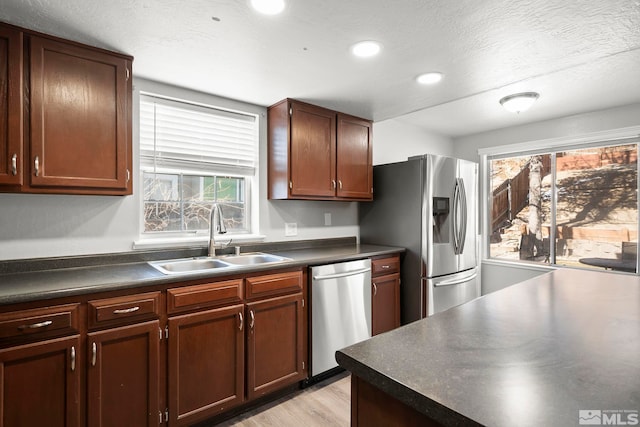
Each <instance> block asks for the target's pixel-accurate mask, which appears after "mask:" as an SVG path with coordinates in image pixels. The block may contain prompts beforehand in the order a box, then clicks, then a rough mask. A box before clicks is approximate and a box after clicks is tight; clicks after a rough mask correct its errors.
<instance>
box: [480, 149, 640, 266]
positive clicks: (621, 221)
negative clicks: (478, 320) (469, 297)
mask: <svg viewBox="0 0 640 427" xmlns="http://www.w3.org/2000/svg"><path fill="white" fill-rule="evenodd" d="M639 141H640V140H639V139H638V138H628V139H624V140H616V141H609V142H600V143H590V144H583V145H578V146H571V147H564V148H558V149H550V150H544V151H540V152H530V153H527V154H525V155H518V156H509V155H500V156H488V157H487V167H488V168H487V171H488V175H489V190H490V192H489V202H488V209H487V210H488V211H489V217H490V220H489V233H490V234H491V236H490V241H489V256H490V258H493V259H504V260H517V261H525V262H535V263H544V264H551V265H561V266H568V267H584V268H595V269H603V268H606V269H611V270H619V271H627V272H636V265H637V246H638V142H639Z"/></svg>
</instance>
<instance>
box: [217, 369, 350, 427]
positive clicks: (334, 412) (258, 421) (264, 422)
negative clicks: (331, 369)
mask: <svg viewBox="0 0 640 427" xmlns="http://www.w3.org/2000/svg"><path fill="white" fill-rule="evenodd" d="M350 398H351V376H350V375H349V374H348V373H346V372H345V373H342V374H339V375H336V376H334V377H331V378H329V379H327V380H325V381H322V382H320V383H318V384H315V385H313V386H311V387H309V388H306V389H304V390H300V391H297V392H296V393H294V394H292V395H289V396H286V397H283V398H282V399H279V400H276V401H274V402H272V403H269V404H267V405H264V406H261V407H260V408H257V409H254V410H252V411H249V412H246V413H244V414H242V415H239V416H237V417H235V418H232V419H231V420H228V421H225V422H223V423H221V424H218V425H219V426H223V427H231V426H241V427H271V426H273V427H289V426H291V427H301V426H303V427H315V426H318V427H329V426H336V427H339V426H344V427H346V426H349V424H350V416H351V415H350V414H351V412H350V411H351V410H350V405H351V400H350Z"/></svg>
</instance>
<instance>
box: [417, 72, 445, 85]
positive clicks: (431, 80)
mask: <svg viewBox="0 0 640 427" xmlns="http://www.w3.org/2000/svg"><path fill="white" fill-rule="evenodd" d="M440 80H442V73H440V72H437V71H432V72H429V73H424V74H420V75H419V76H418V77H416V81H417V82H418V83H420V84H423V85H432V84H436V83H438V82H439V81H440Z"/></svg>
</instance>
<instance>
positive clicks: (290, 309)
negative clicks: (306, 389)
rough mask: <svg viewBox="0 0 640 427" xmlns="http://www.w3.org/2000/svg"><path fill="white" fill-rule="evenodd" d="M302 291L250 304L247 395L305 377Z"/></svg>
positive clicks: (256, 394) (260, 392)
mask: <svg viewBox="0 0 640 427" xmlns="http://www.w3.org/2000/svg"><path fill="white" fill-rule="evenodd" d="M302 314H303V308H302V294H296V295H289V296H283V297H278V298H272V299H268V300H264V301H260V302H255V303H251V304H247V321H248V325H247V396H248V398H249V399H253V398H256V397H260V396H262V395H264V394H267V393H269V392H271V391H275V390H277V389H279V388H282V387H283V386H286V385H289V384H294V383H295V382H297V381H300V380H302V379H304V375H305V373H304V366H303V339H304V336H303V332H304V330H303V318H302Z"/></svg>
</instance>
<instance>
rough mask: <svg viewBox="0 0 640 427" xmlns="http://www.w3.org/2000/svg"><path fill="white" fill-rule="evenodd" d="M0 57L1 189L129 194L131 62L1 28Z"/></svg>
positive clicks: (130, 164)
mask: <svg viewBox="0 0 640 427" xmlns="http://www.w3.org/2000/svg"><path fill="white" fill-rule="evenodd" d="M20 45H21V46H20ZM16 46H20V47H16ZM0 55H1V56H2V59H3V63H5V64H7V67H6V68H7V69H6V70H5V69H2V70H0V88H1V90H2V92H1V96H2V99H1V100H0V103H1V104H3V106H4V105H6V106H7V108H3V109H2V113H3V114H5V116H3V117H2V120H0V131H2V134H1V135H0V191H2V192H22V193H58V194H111V195H125V194H131V193H132V183H131V171H132V156H131V147H132V146H131V141H132V138H131V102H132V101H131V93H132V82H131V62H132V58H131V57H129V56H125V55H121V54H117V53H112V52H108V51H105V50H102V49H97V48H92V47H88V46H84V45H80V44H78V43H74V42H68V41H65V40H60V39H57V38H53V37H49V36H46V35H43V34H36V33H32V32H29V31H27V30H20V29H16V28H15V27H11V26H5V25H3V24H0ZM5 58H7V60H6V62H5V61H4V59H5ZM23 82H24V84H23ZM5 83H6V84H5ZM23 106H24V107H23Z"/></svg>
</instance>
